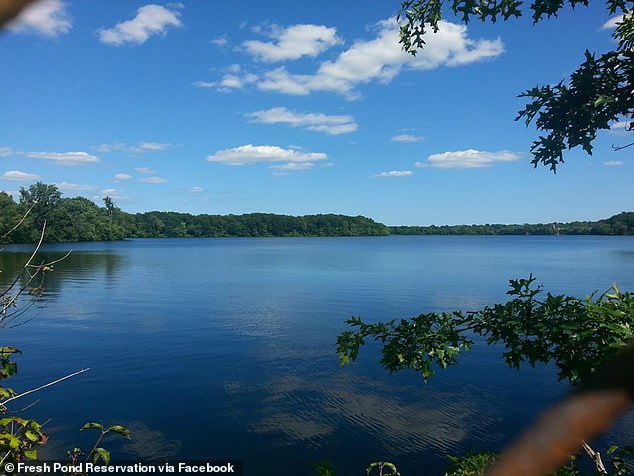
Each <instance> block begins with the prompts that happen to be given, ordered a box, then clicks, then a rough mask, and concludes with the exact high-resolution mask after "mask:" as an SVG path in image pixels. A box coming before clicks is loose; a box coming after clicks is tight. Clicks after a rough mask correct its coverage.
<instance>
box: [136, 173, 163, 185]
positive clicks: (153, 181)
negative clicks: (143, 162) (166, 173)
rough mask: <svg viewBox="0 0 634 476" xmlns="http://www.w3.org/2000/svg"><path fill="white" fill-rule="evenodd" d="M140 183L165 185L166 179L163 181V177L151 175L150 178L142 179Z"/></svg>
mask: <svg viewBox="0 0 634 476" xmlns="http://www.w3.org/2000/svg"><path fill="white" fill-rule="evenodd" d="M141 182H143V183H151V184H160V183H167V179H164V178H163V177H159V176H158V175H152V176H151V177H146V178H142V179H141Z"/></svg>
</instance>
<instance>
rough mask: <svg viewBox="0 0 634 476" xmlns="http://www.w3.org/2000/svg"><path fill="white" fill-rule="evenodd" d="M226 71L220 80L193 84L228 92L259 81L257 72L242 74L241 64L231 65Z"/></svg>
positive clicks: (193, 84) (198, 86)
mask: <svg viewBox="0 0 634 476" xmlns="http://www.w3.org/2000/svg"><path fill="white" fill-rule="evenodd" d="M226 71H227V72H226V74H225V75H224V76H223V77H222V79H221V80H220V81H195V82H193V83H192V86H195V87H197V88H203V89H205V88H214V89H216V90H217V91H218V92H222V93H228V92H231V91H233V90H234V89H243V88H244V87H246V86H248V85H249V84H254V83H257V81H258V77H257V76H256V75H255V74H251V73H247V74H243V75H240V72H241V68H240V66H239V65H231V66H229V67H228V68H227V70H226Z"/></svg>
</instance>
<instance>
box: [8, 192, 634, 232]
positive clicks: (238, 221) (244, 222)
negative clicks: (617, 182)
mask: <svg viewBox="0 0 634 476" xmlns="http://www.w3.org/2000/svg"><path fill="white" fill-rule="evenodd" d="M20 220H23V221H22V223H21V225H20V226H19V227H17V228H16V229H15V230H13V231H12V232H11V233H10V234H8V235H6V234H7V233H8V232H9V231H10V230H12V228H14V227H15V225H16V224H17V223H19V222H20ZM45 223H46V241H48V242H63V241H104V240H121V239H123V238H180V237H183V238H185V237H201V238H202V237H273V236H286V237H300V236H384V235H390V234H392V235H525V234H528V235H556V234H561V235H633V234H634V213H625V212H624V213H620V214H619V215H615V216H613V217H611V218H608V219H606V220H599V221H596V222H572V223H549V224H537V225H529V224H524V225H488V224H487V225H457V226H434V225H432V226H425V227H423V226H392V227H388V226H385V225H383V224H381V223H377V222H375V221H374V220H372V219H370V218H366V217H363V216H356V217H350V216H345V215H335V214H326V215H306V216H300V217H295V216H288V215H275V214H271V213H249V214H244V215H206V214H203V215H192V214H189V213H177V212H157V211H154V212H146V213H136V214H132V213H126V212H124V211H122V210H121V209H120V208H118V207H117V206H116V205H115V203H114V202H113V200H112V199H111V198H110V197H105V198H104V199H103V206H98V205H97V204H95V203H94V202H92V201H91V200H88V199H87V198H83V197H74V198H64V197H62V194H61V193H60V191H59V189H58V188H57V187H56V186H55V185H49V184H44V183H42V182H38V183H36V184H33V185H31V186H30V187H28V188H24V187H22V188H20V196H19V200H18V201H17V202H16V201H15V200H14V199H13V197H12V196H11V195H9V194H7V193H4V192H0V241H2V242H4V243H32V242H34V241H37V240H38V239H39V236H40V233H41V231H42V227H43V226H44V224H45ZM5 235H6V236H5Z"/></svg>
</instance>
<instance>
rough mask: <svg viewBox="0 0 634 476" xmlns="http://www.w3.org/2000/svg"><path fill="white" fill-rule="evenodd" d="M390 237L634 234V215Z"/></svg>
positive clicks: (397, 229)
mask: <svg viewBox="0 0 634 476" xmlns="http://www.w3.org/2000/svg"><path fill="white" fill-rule="evenodd" d="M389 229H390V234H392V235H634V213H632V212H622V213H619V214H618V215H614V216H612V217H610V218H607V219H604V220H599V221H573V222H570V223H538V224H528V223H525V224H523V225H502V224H493V225H489V224H486V225H444V226H436V225H431V226H391V227H389Z"/></svg>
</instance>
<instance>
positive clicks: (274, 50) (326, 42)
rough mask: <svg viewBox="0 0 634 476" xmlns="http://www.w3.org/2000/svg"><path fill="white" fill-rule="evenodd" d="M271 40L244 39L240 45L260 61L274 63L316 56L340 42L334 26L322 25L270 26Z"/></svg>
mask: <svg viewBox="0 0 634 476" xmlns="http://www.w3.org/2000/svg"><path fill="white" fill-rule="evenodd" d="M268 36H269V38H271V39H272V40H274V41H272V42H265V41H255V40H252V41H245V42H244V43H242V46H243V47H244V49H245V50H246V52H247V53H248V54H250V55H252V56H254V57H255V58H257V59H259V60H260V61H264V62H266V63H275V62H279V61H288V60H296V59H299V58H302V57H303V56H317V55H319V54H320V53H322V52H324V51H325V50H327V49H328V48H331V47H333V46H335V45H338V44H341V43H342V40H341V38H339V37H338V36H337V30H336V28H328V27H325V26H322V25H293V26H289V27H287V28H280V27H279V26H277V25H274V26H272V27H271V28H270V31H269V34H268Z"/></svg>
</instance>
